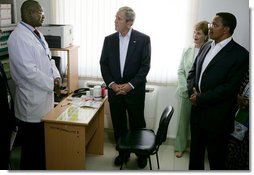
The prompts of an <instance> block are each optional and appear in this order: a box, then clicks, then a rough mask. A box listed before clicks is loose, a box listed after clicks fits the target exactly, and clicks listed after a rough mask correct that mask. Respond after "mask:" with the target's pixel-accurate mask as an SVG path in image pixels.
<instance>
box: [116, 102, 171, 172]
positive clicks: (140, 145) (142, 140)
mask: <svg viewBox="0 0 254 175" xmlns="http://www.w3.org/2000/svg"><path fill="white" fill-rule="evenodd" d="M173 113H174V108H173V107H172V106H167V107H166V108H165V109H164V111H163V113H162V115H161V118H160V123H159V128H158V130H157V133H156V135H155V133H154V131H153V130H151V129H146V128H142V129H139V130H134V131H129V132H128V133H127V134H126V135H125V136H124V137H121V138H120V139H119V140H118V142H117V145H116V149H117V150H118V151H119V152H123V153H124V154H125V155H126V156H128V155H129V154H130V153H135V154H136V155H142V156H145V157H147V158H148V159H149V165H150V170H152V164H151V158H150V155H154V154H156V158H157V165H158V169H160V165H159V158H158V151H159V148H160V145H161V144H162V143H163V142H164V141H165V140H166V138H167V131H168V125H169V122H170V120H171V118H172V115H173ZM123 163H124V162H123ZM123 163H122V164H121V167H120V169H122V167H123Z"/></svg>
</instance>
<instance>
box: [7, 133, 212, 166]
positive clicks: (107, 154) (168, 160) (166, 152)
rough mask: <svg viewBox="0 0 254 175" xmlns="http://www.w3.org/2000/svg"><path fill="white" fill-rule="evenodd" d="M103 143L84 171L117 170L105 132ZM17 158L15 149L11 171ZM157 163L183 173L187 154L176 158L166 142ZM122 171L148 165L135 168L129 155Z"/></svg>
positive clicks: (87, 157) (18, 155)
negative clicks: (100, 151) (101, 152)
mask: <svg viewBox="0 0 254 175" xmlns="http://www.w3.org/2000/svg"><path fill="white" fill-rule="evenodd" d="M104 138H105V142H104V155H92V154H88V155H87V156H86V169H87V170H91V171H93V170H95V171H103V170H104V171H110V170H119V167H117V166H115V165H114V158H115V157H116V156H117V152H116V150H115V144H114V141H113V139H112V134H111V133H110V132H105V137H104ZM19 157H20V149H19V148H15V149H14V150H13V152H12V155H11V168H12V169H13V170H17V169H19ZM151 160H152V168H153V170H158V169H157V161H156V156H155V155H153V156H151ZM159 162H160V170H161V171H185V170H188V165H189V152H185V153H184V155H183V157H181V158H176V157H175V154H174V145H173V142H172V141H170V140H167V141H166V142H165V143H164V144H163V145H161V147H160V149H159ZM205 166H206V169H209V168H208V163H207V161H206V165H205ZM123 170H150V168H149V163H148V164H147V166H146V167H145V168H144V169H139V168H138V166H137V158H136V156H135V154H133V155H131V157H130V159H129V161H128V162H127V164H126V165H124V166H123Z"/></svg>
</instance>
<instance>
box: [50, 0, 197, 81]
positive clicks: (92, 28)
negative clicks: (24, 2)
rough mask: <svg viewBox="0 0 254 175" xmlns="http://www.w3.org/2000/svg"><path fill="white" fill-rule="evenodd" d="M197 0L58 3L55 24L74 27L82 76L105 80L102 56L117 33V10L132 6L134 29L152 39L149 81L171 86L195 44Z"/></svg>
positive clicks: (55, 3)
mask: <svg viewBox="0 0 254 175" xmlns="http://www.w3.org/2000/svg"><path fill="white" fill-rule="evenodd" d="M194 1H195V0H192V1H186V0H121V1H120V0H75V1H73V0H54V1H50V2H51V7H52V9H51V14H52V15H51V16H52V19H50V20H51V22H52V23H55V24H71V25H73V32H74V33H73V36H74V44H76V45H79V46H80V49H79V77H89V78H101V73H100V65H99V60H100V55H101V50H102V45H103V41H104V38H105V36H107V35H109V34H112V33H114V32H115V29H114V20H115V14H116V12H117V10H118V9H119V8H120V7H122V6H130V7H131V8H133V10H134V11H135V12H136V20H135V22H134V25H133V28H134V29H136V30H139V31H141V32H143V33H145V34H147V35H149V36H150V38H151V47H152V57H151V69H150V72H149V74H148V77H147V79H148V81H149V82H152V83H157V84H171V83H175V82H176V81H177V69H178V65H179V63H180V59H181V55H182V51H183V48H184V47H186V46H187V45H188V44H190V43H188V41H191V33H192V25H193V24H192V23H191V17H190V15H189V13H190V10H191V8H193V7H191V6H192V5H191V3H192V4H193V2H194Z"/></svg>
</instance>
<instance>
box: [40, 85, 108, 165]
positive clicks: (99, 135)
mask: <svg viewBox="0 0 254 175" xmlns="http://www.w3.org/2000/svg"><path fill="white" fill-rule="evenodd" d="M103 91H104V90H103V88H101V86H95V87H94V88H81V89H77V90H75V91H74V93H72V94H70V95H69V96H68V97H66V98H65V99H64V100H62V101H61V102H60V103H59V104H58V105H57V106H56V107H55V108H53V109H52V110H51V111H50V112H49V113H48V114H47V115H46V116H44V117H43V119H42V121H43V122H44V128H45V150H46V151H45V152H46V168H47V169H48V170H64V169H65V170H66V169H68V170H82V169H85V168H86V167H85V159H86V156H85V155H86V153H91V154H98V155H102V154H103V147H104V106H105V105H104V104H105V102H106V100H107V96H106V94H105V93H104V92H103Z"/></svg>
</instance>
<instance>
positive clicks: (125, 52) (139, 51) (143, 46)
mask: <svg viewBox="0 0 254 175" xmlns="http://www.w3.org/2000/svg"><path fill="white" fill-rule="evenodd" d="M134 20H135V12H134V11H133V10H132V9H131V8H130V7H122V8H120V9H119V10H118V12H117V14H116V19H115V30H116V31H117V32H115V33H113V34H111V35H109V36H107V37H106V38H105V40H104V45H103V49H102V54H101V59H100V66H101V73H102V77H103V79H104V81H105V83H106V85H107V87H108V95H109V98H108V100H109V104H110V112H111V118H112V123H113V129H114V136H115V140H116V142H117V140H118V139H119V137H121V136H122V135H124V134H125V133H126V132H127V130H128V126H129V129H130V130H134V129H137V128H143V127H146V122H145V119H144V103H145V86H146V76H147V74H148V72H149V69H150V59H151V45H150V37H149V36H147V35H145V34H143V33H140V32H138V31H136V30H134V29H132V25H133V22H134ZM127 116H128V119H127ZM127 121H128V122H129V123H128V122H127ZM127 157H128V156H127ZM127 160H128V158H127V159H125V160H124V158H123V153H119V155H118V156H117V157H116V159H115V162H114V163H115V165H121V163H122V162H123V161H127ZM146 164H147V159H146V158H144V157H141V156H138V165H139V167H140V168H144V167H145V166H146Z"/></svg>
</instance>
